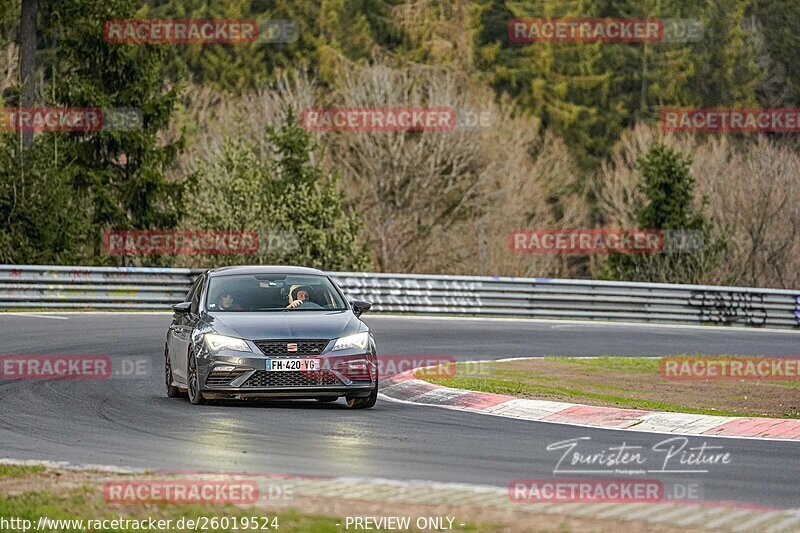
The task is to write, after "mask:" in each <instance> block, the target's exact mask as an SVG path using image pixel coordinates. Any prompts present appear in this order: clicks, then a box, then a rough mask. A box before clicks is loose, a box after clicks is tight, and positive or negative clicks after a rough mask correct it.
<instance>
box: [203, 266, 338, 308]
mask: <svg viewBox="0 0 800 533" xmlns="http://www.w3.org/2000/svg"><path fill="white" fill-rule="evenodd" d="M345 309H347V307H346V305H345V303H344V301H343V300H342V297H341V295H340V294H339V291H337V290H336V288H335V287H334V286H333V283H331V281H330V280H329V279H328V278H327V277H325V276H315V275H295V274H236V275H229V276H218V277H212V278H211V280H210V282H209V287H208V298H206V310H207V311H209V312H254V311H292V312H295V311H344V310H345Z"/></svg>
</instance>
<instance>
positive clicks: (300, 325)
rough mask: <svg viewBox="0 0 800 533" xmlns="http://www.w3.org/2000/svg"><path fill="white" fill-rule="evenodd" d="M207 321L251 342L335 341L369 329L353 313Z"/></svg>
mask: <svg viewBox="0 0 800 533" xmlns="http://www.w3.org/2000/svg"><path fill="white" fill-rule="evenodd" d="M205 322H206V323H207V325H208V326H209V327H210V328H212V329H213V330H214V331H216V332H217V333H220V334H222V335H230V336H232V337H239V338H242V339H249V340H266V339H334V338H336V337H343V336H345V335H352V334H354V333H359V332H361V331H367V330H368V328H367V326H366V325H365V324H364V323H363V322H361V321H360V320H359V319H358V318H357V317H356V316H355V315H354V314H353V313H352V312H350V311H278V312H274V313H238V312H233V313H208V314H207V315H206V320H205Z"/></svg>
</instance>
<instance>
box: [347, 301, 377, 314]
mask: <svg viewBox="0 0 800 533" xmlns="http://www.w3.org/2000/svg"><path fill="white" fill-rule="evenodd" d="M350 303H351V304H352V305H353V313H355V315H356V316H361V314H362V313H366V312H367V311H369V310H370V309H371V308H372V304H371V303H370V302H365V301H363V300H352V301H351V302H350Z"/></svg>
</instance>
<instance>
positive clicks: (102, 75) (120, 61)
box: [44, 0, 182, 260]
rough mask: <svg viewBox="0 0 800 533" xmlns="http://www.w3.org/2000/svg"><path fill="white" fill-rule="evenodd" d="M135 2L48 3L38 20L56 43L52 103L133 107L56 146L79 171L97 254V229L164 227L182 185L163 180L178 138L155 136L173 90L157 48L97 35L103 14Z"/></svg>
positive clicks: (132, 9)
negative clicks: (106, 125) (125, 115)
mask: <svg viewBox="0 0 800 533" xmlns="http://www.w3.org/2000/svg"><path fill="white" fill-rule="evenodd" d="M136 5H137V3H136V2H135V1H134V0H106V1H104V2H88V1H81V2H64V3H54V4H49V5H48V6H49V8H50V9H49V12H48V13H47V14H46V20H47V24H45V25H44V27H46V28H49V29H50V30H49V32H48V34H47V36H48V37H49V38H50V39H51V40H52V42H54V43H55V45H56V46H55V47H54V58H55V59H54V68H53V71H52V74H51V75H52V76H53V79H51V80H50V81H51V83H52V85H53V87H54V89H53V95H54V97H53V102H52V103H53V104H54V105H61V106H65V107H79V108H103V109H109V108H117V109H130V110H132V111H131V113H132V115H131V117H133V120H132V122H131V123H129V124H128V125H127V126H126V127H125V128H116V127H112V128H110V129H104V130H103V131H91V132H74V133H70V134H69V135H68V136H67V138H66V142H65V143H64V144H62V145H59V150H62V151H65V152H67V153H68V154H69V160H70V161H71V163H72V164H73V165H74V166H75V167H76V168H78V169H79V172H77V173H76V175H75V185H76V187H77V189H78V190H79V191H81V193H82V194H84V195H86V197H88V198H89V199H90V201H91V221H92V224H93V227H94V229H93V233H94V236H93V238H94V242H95V256H96V258H97V260H100V246H101V242H102V241H101V237H102V233H103V232H104V231H106V230H109V229H167V228H170V227H173V226H174V225H175V224H176V223H177V218H178V217H177V205H178V203H179V202H180V195H181V191H182V188H181V185H180V184H179V183H174V182H168V181H167V179H166V177H165V172H166V170H167V168H168V167H169V165H170V163H171V162H172V161H173V159H174V157H175V156H176V154H177V153H178V151H179V150H180V149H181V147H182V143H181V142H180V140H177V141H173V142H166V143H165V142H163V139H160V138H159V134H160V133H161V132H163V131H164V130H165V129H166V128H167V127H168V126H169V124H170V119H171V116H172V112H173V109H174V107H175V104H176V101H177V97H178V90H179V88H178V87H177V86H175V85H172V86H171V87H170V86H169V84H168V83H167V82H166V81H165V77H164V49H163V48H160V47H159V46H157V45H147V44H140V43H131V44H115V43H108V42H106V40H105V39H104V36H103V27H104V22H105V21H106V20H112V19H126V18H135V14H136ZM108 119H109V116H105V117H104V120H108ZM112 130H113V131H112Z"/></svg>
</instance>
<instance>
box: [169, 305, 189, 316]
mask: <svg viewBox="0 0 800 533" xmlns="http://www.w3.org/2000/svg"><path fill="white" fill-rule="evenodd" d="M191 307H192V302H181V303H179V304H175V305H173V306H172V310H173V311H175V312H176V313H178V314H179V315H185V314H187V313H188V312H189V309H191Z"/></svg>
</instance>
